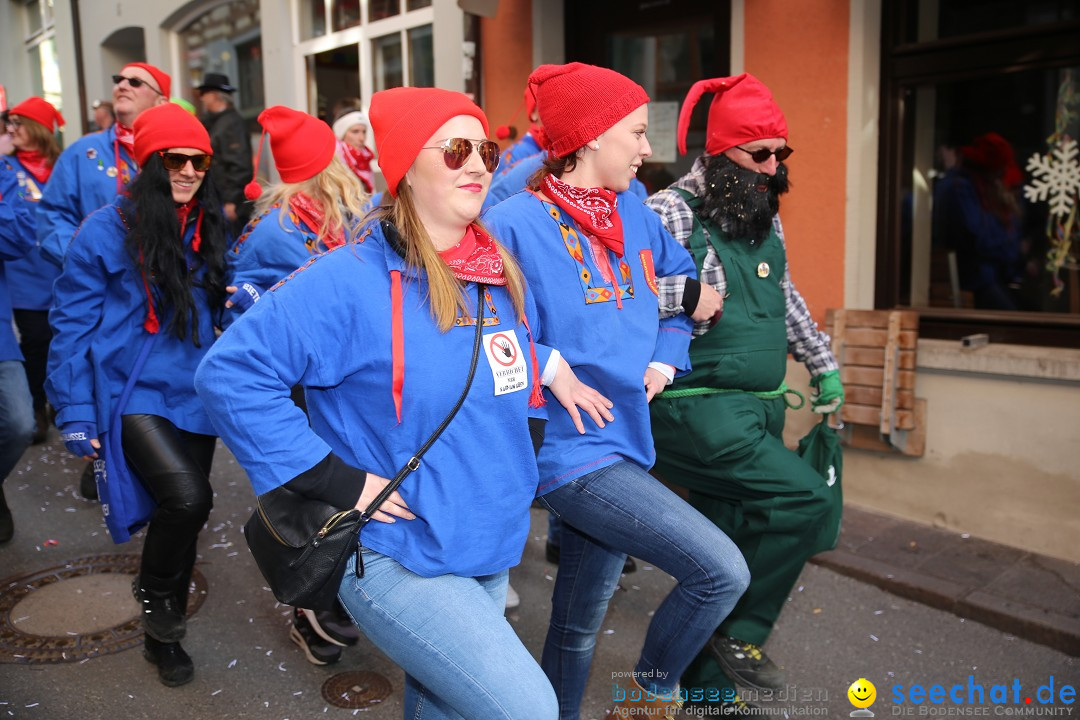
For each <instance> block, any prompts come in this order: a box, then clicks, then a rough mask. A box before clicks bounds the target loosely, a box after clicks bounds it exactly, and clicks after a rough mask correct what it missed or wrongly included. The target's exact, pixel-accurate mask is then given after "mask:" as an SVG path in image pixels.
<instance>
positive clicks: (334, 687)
mask: <svg viewBox="0 0 1080 720" xmlns="http://www.w3.org/2000/svg"><path fill="white" fill-rule="evenodd" d="M391 690H393V687H392V686H391V685H390V681H389V680H387V679H386V678H384V677H383V676H382V675H380V674H378V673H374V672H369V671H367V670H356V671H349V672H343V673H338V674H337V675H333V676H331V677H329V678H327V680H326V682H324V683H323V686H322V696H323V700H326V702H328V703H330V704H331V705H333V706H334V707H339V708H345V709H346V710H357V709H360V708H366V707H369V706H371V705H377V704H378V703H381V702H382V701H383V700H385V699H386V698H387V697H389V696H390V692H391Z"/></svg>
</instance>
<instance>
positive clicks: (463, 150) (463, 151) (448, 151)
mask: <svg viewBox="0 0 1080 720" xmlns="http://www.w3.org/2000/svg"><path fill="white" fill-rule="evenodd" d="M473 148H476V152H478V153H480V159H481V160H483V161H484V168H485V169H486V170H487V171H488V172H489V173H492V172H495V169H496V168H498V167H499V145H498V143H495V142H492V141H491V140H479V141H477V140H467V139H465V138H447V139H446V142H444V143H443V144H442V145H428V146H426V147H423V148H421V149H422V150H442V151H443V162H444V163H446V167H448V168H450V169H451V170H458V169H460V168H461V167H462V166H463V165H464V164H465V163H467V162H468V161H469V156H470V155H472V151H473Z"/></svg>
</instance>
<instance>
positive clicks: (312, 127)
mask: <svg viewBox="0 0 1080 720" xmlns="http://www.w3.org/2000/svg"><path fill="white" fill-rule="evenodd" d="M259 124H260V125H262V129H263V131H262V136H261V137H260V138H259V149H258V152H256V154H255V168H256V172H258V167H259V157H260V156H261V155H262V146H263V139H264V138H265V137H266V136H267V135H269V136H270V150H271V152H272V153H273V155H274V167H276V168H277V171H278V175H280V176H281V180H282V182H287V183H298V182H303V181H305V180H307V179H309V178H313V177H315V176H316V175H318V174H319V173H321V172H322V171H323V170H325V169H326V168H327V167H328V166H329V165H330V161H331V160H333V159H334V152H335V150H336V149H337V139H336V138H335V137H334V131H333V129H331V127H330V126H329V125H327V124H326V123H325V122H323V121H322V120H320V119H319V118H317V117H314V116H312V115H308V114H307V113H305V112H300V111H299V110H293V109H292V108H289V107H285V106H284V105H272V106H271V107H268V108H266V109H265V110H263V111H262V112H261V113H259ZM261 193H262V188H261V187H260V186H259V184H258V182H257V181H256V180H255V179H254V178H252V180H251V182H249V183H248V184H247V185H246V186H245V187H244V195H245V197H247V198H248V199H249V200H255V199H257V198H258V197H259V195H260V194H261Z"/></svg>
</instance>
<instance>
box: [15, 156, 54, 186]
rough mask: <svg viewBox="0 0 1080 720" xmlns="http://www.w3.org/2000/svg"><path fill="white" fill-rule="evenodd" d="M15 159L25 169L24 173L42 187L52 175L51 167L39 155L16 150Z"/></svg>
mask: <svg viewBox="0 0 1080 720" xmlns="http://www.w3.org/2000/svg"><path fill="white" fill-rule="evenodd" d="M15 158H16V159H17V160H18V161H19V164H20V165H22V166H23V167H24V168H26V172H28V173H30V175H32V176H33V178H34V179H35V180H37V181H38V182H39V183H41V184H42V185H44V184H45V181H46V180H48V179H49V175H50V174H51V173H52V165H50V164H49V163H48V161H47V160H46V159H45V156H44V155H42V154H41V153H39V152H32V151H30V150H16V151H15Z"/></svg>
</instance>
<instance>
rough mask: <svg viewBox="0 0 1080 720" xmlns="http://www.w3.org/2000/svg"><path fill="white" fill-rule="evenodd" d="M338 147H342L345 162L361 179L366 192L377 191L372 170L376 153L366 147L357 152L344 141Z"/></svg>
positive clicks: (339, 142) (340, 141)
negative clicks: (372, 162)
mask: <svg viewBox="0 0 1080 720" xmlns="http://www.w3.org/2000/svg"><path fill="white" fill-rule="evenodd" d="M338 145H339V146H340V147H341V157H342V159H344V160H345V164H346V165H348V166H349V169H350V170H352V171H353V174H354V175H356V177H358V178H360V182H361V183H363V185H364V190H366V191H367V192H369V193H370V192H371V191H372V190H374V189H375V184H374V180H375V173H374V171H373V170H372V169H371V161H372V160H374V159H375V153H373V152H371V150H370V149H368V148H367V147H364V146H362V147H361V148H360V149H359V150H357V149H356V148H354V147H353V146H352V145H349V144H348V143H347V142H345V141H343V140H339V141H338Z"/></svg>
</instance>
